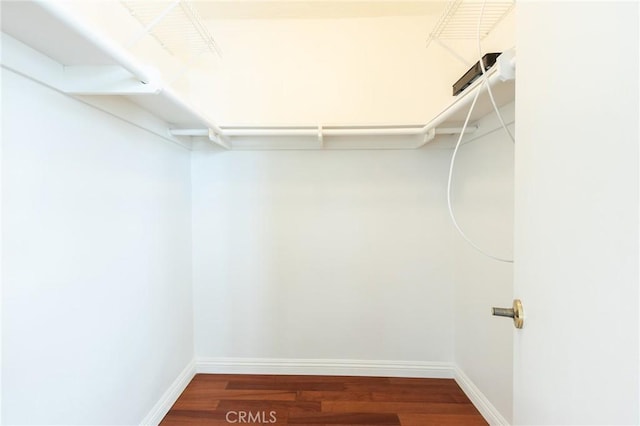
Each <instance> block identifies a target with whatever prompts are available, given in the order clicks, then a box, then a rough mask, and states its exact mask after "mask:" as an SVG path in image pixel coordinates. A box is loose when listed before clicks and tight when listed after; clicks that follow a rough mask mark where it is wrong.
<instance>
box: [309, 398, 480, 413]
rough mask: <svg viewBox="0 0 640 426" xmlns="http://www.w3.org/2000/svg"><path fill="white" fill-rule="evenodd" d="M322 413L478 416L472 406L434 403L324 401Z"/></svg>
mask: <svg viewBox="0 0 640 426" xmlns="http://www.w3.org/2000/svg"><path fill="white" fill-rule="evenodd" d="M322 411H323V412H328V413H420V414H476V413H477V410H476V408H475V407H474V406H473V405H472V404H470V403H469V404H460V403H455V404H447V403H432V402H426V403H425V402H370V401H323V402H322Z"/></svg>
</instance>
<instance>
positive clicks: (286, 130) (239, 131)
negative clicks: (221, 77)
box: [170, 126, 478, 137]
mask: <svg viewBox="0 0 640 426" xmlns="http://www.w3.org/2000/svg"><path fill="white" fill-rule="evenodd" d="M221 129H222V130H221V131H222V134H223V135H225V136H263V137H267V136H318V134H321V135H323V136H394V135H400V136H417V135H421V134H423V133H424V131H423V129H424V128H423V127H369V128H365V127H351V128H349V127H345V128H330V127H329V128H326V127H323V126H318V127H307V126H304V127H295V126H292V127H277V128H276V127H250V128H238V127H230V128H225V127H222V128H221ZM476 130H478V127H477V126H467V129H466V131H465V133H474V132H475V131H476ZM461 131H462V128H461V127H442V128H437V129H435V133H436V134H443V135H451V134H456V133H460V132H461ZM170 133H171V134H172V135H173V136H207V135H208V134H209V133H208V131H207V129H171V130H170Z"/></svg>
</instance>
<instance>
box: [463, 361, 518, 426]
mask: <svg viewBox="0 0 640 426" xmlns="http://www.w3.org/2000/svg"><path fill="white" fill-rule="evenodd" d="M453 371H454V377H453V378H454V379H455V381H456V383H458V386H460V387H461V388H462V391H463V392H464V393H465V394H466V395H467V397H468V398H469V399H470V400H471V402H472V403H473V405H474V406H475V407H476V408H477V409H478V411H480V414H482V417H484V419H485V420H486V421H487V422H488V423H489V424H490V425H491V426H496V425H500V426H502V425H509V422H508V421H507V420H506V419H505V418H504V417H503V416H502V414H500V412H499V411H498V410H497V409H496V407H494V405H493V404H492V403H491V402H490V401H489V399H488V398H487V397H486V396H485V395H484V394H483V393H482V392H481V391H480V389H478V387H477V386H476V385H475V384H474V383H473V382H472V381H471V379H470V378H469V376H467V375H466V374H464V371H462V370H461V369H460V368H459V367H458V366H455V367H454V370H453Z"/></svg>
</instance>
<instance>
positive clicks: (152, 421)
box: [140, 361, 196, 426]
mask: <svg viewBox="0 0 640 426" xmlns="http://www.w3.org/2000/svg"><path fill="white" fill-rule="evenodd" d="M195 374H196V364H195V361H191V362H190V363H189V365H187V366H186V367H185V369H184V370H182V372H181V373H180V375H179V376H178V377H177V378H176V379H175V380H174V381H173V383H172V384H171V386H169V389H167V391H166V392H165V393H164V394H162V397H160V400H159V401H158V402H157V403H156V405H154V406H153V408H152V409H151V411H149V414H147V415H146V416H145V418H144V419H143V420H142V421H141V422H140V425H144V426H147V425H149V426H158V424H160V422H161V421H162V419H163V418H164V416H166V415H167V413H168V412H169V410H170V409H171V407H172V406H173V404H174V403H175V402H176V400H177V399H178V397H179V396H180V394H181V393H182V392H183V391H184V389H185V388H186V387H187V385H188V384H189V382H190V381H191V379H193V376H195Z"/></svg>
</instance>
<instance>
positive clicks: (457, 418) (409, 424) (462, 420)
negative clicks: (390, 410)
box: [398, 414, 488, 426]
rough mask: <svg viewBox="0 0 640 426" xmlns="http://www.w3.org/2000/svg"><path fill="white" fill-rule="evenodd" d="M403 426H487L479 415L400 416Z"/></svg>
mask: <svg viewBox="0 0 640 426" xmlns="http://www.w3.org/2000/svg"><path fill="white" fill-rule="evenodd" d="M398 417H400V425H401V426H426V425H429V426H439V425H442V426H487V425H488V423H487V422H486V421H485V420H484V419H483V418H482V417H481V416H479V415H464V414H399V415H398Z"/></svg>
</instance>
